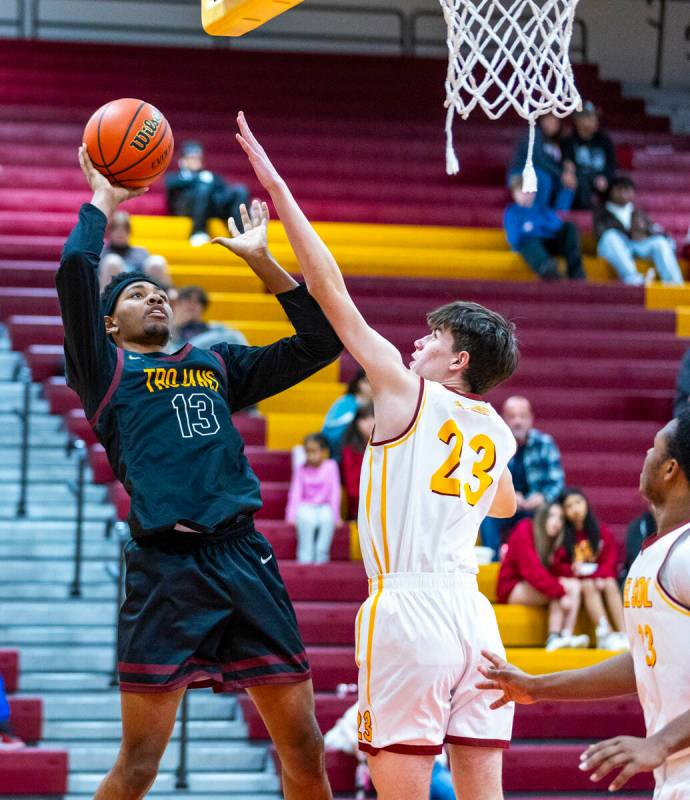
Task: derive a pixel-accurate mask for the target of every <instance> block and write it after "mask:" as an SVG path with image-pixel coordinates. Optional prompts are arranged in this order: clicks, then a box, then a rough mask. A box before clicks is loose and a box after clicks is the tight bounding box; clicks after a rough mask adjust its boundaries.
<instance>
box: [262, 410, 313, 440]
mask: <svg viewBox="0 0 690 800" xmlns="http://www.w3.org/2000/svg"><path fill="white" fill-rule="evenodd" d="M327 410H328V409H327V408H326V409H324V411H323V412H320V411H319V412H313V413H311V414H299V413H291V414H289V413H276V412H269V413H268V414H266V447H267V448H268V449H269V450H289V449H290V448H291V447H294V446H295V445H296V444H301V443H302V440H303V439H304V437H305V436H307V435H308V434H310V433H317V432H318V431H320V430H321V427H322V425H323V420H324V417H325V416H326V411H327Z"/></svg>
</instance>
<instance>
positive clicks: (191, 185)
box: [165, 142, 249, 247]
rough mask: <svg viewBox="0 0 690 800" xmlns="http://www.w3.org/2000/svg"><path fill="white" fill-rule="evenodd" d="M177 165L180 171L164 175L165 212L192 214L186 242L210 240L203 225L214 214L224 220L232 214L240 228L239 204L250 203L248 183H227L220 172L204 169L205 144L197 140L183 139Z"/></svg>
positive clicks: (201, 242)
mask: <svg viewBox="0 0 690 800" xmlns="http://www.w3.org/2000/svg"><path fill="white" fill-rule="evenodd" d="M178 165H179V167H180V170H179V172H176V173H174V174H172V175H168V176H167V177H166V179H165V190H166V193H167V197H168V213H170V214H173V215H175V216H177V217H191V218H192V233H191V236H190V237H189V243H190V244H191V245H192V246H193V247H199V246H200V245H202V244H207V243H208V242H209V241H210V237H209V235H208V232H207V230H206V226H207V224H208V221H209V220H210V219H213V218H214V217H219V218H220V219H222V220H223V221H225V220H227V219H228V218H229V217H232V218H233V219H234V220H235V223H236V224H237V226H238V228H239V229H240V230H242V220H241V217H240V205H242V204H243V203H244V204H245V205H247V206H248V205H249V192H248V190H247V187H246V186H243V185H242V184H241V183H226V182H225V180H224V179H223V178H222V177H221V176H220V175H216V174H215V173H213V172H211V171H210V170H208V169H204V148H203V147H202V146H201V144H200V143H199V142H184V143H183V145H182V157H181V158H180V160H179V161H178Z"/></svg>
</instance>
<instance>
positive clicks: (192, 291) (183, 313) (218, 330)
mask: <svg viewBox="0 0 690 800" xmlns="http://www.w3.org/2000/svg"><path fill="white" fill-rule="evenodd" d="M208 306H209V299H208V295H207V294H206V292H205V291H204V290H203V289H202V288H201V286H185V287H184V288H182V289H180V290H179V292H178V295H177V300H176V301H175V305H174V308H173V335H172V337H171V339H170V342H169V344H168V346H167V348H166V352H168V353H174V352H175V351H176V350H179V348H180V347H182V346H183V345H185V344H187V342H190V343H191V344H193V345H194V346H195V347H201V348H202V349H205V350H207V349H208V348H210V347H211V346H212V345H214V344H219V343H220V342H227V343H228V344H241V345H246V344H247V340H246V339H245V338H244V336H243V335H242V333H240V331H236V330H233V329H232V328H228V327H227V326H226V325H222V324H221V323H214V324H213V325H210V324H209V323H208V322H205V321H204V314H205V313H206V310H207V309H208Z"/></svg>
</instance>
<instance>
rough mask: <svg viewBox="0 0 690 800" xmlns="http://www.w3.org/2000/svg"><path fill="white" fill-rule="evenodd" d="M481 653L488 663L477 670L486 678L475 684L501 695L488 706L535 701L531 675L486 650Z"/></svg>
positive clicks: (496, 706) (498, 706)
mask: <svg viewBox="0 0 690 800" xmlns="http://www.w3.org/2000/svg"><path fill="white" fill-rule="evenodd" d="M482 655H483V656H484V658H485V659H486V660H487V661H488V662H489V663H488V664H482V665H481V666H480V667H479V672H481V674H482V675H483V676H484V677H485V678H486V680H485V681H482V682H481V683H478V684H476V686H477V689H486V690H488V691H494V692H496V691H498V692H502V696H501V697H499V699H498V700H495V701H494V702H493V703H492V704H491V706H490V708H493V709H497V708H500V707H501V706H504V705H505V704H506V703H522V704H528V703H534V702H536V698H535V696H534V689H533V686H532V684H533V681H534V678H533V677H532V676H531V675H528V674H527V673H526V672H523V671H522V670H521V669H518V668H517V667H514V666H513V665H512V664H509V663H508V662H507V661H504V660H503V659H502V658H500V657H499V656H497V655H496V654H495V653H490V652H489V651H488V650H482Z"/></svg>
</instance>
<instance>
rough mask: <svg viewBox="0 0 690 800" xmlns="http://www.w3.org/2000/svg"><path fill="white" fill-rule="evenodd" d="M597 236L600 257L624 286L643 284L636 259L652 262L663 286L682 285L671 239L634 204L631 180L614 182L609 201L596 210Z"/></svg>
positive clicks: (595, 230)
mask: <svg viewBox="0 0 690 800" xmlns="http://www.w3.org/2000/svg"><path fill="white" fill-rule="evenodd" d="M594 233H595V234H596V236H597V239H598V240H599V245H598V253H599V255H600V256H601V257H602V258H605V259H606V260H607V261H608V262H609V264H611V266H612V267H613V268H614V269H615V271H616V273H617V274H618V277H619V278H620V279H621V280H622V281H623V283H627V284H630V285H632V286H639V285H641V284H642V283H644V278H643V276H642V275H640V273H639V272H638V271H637V267H636V266H635V258H648V259H651V260H652V261H653V262H654V266H655V267H656V271H657V273H658V274H659V277H660V278H661V280H662V281H663V282H664V283H671V284H682V283H683V274H682V272H681V271H680V267H679V266H678V261H677V259H676V255H675V253H674V245H673V242H672V240H671V239H670V238H668V237H667V236H666V234H665V233H664V230H663V228H662V227H661V226H660V225H657V224H656V223H654V222H652V221H651V220H650V219H649V217H648V216H647V215H646V214H645V213H644V212H643V211H642V210H641V209H640V208H638V207H637V206H636V205H635V184H634V183H633V182H632V180H631V179H630V178H628V177H625V176H619V177H616V178H614V179H613V181H612V182H611V186H610V187H609V190H608V192H607V194H606V202H605V203H604V205H602V206H601V207H599V208H597V209H595V211H594Z"/></svg>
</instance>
